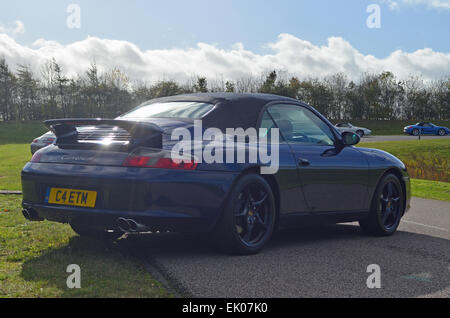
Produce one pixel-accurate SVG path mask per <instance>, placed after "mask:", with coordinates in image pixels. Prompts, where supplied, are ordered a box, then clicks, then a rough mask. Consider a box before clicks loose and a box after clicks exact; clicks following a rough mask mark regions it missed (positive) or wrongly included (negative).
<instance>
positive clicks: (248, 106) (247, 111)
mask: <svg viewBox="0 0 450 318" xmlns="http://www.w3.org/2000/svg"><path fill="white" fill-rule="evenodd" d="M176 101H179V102H203V103H211V104H215V105H216V108H215V109H214V110H213V111H212V112H210V113H209V114H207V115H206V116H205V117H203V119H202V122H203V127H205V128H208V127H217V128H219V129H221V130H225V129H226V128H237V127H242V128H244V129H247V128H250V127H256V126H257V121H258V117H259V114H260V113H261V110H262V109H263V108H264V106H265V105H267V104H268V103H270V102H277V101H278V102H291V103H296V104H299V103H301V102H300V101H298V100H296V99H293V98H289V97H283V96H278V95H271V94H237V93H196V94H184V95H176V96H170V97H163V98H157V99H152V100H150V101H148V102H147V103H146V104H153V103H162V102H176ZM301 104H303V103H301Z"/></svg>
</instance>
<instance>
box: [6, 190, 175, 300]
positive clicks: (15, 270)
mask: <svg viewBox="0 0 450 318" xmlns="http://www.w3.org/2000/svg"><path fill="white" fill-rule="evenodd" d="M20 201H21V197H19V196H7V195H0V298H2V297H172V295H171V294H170V293H169V292H167V291H166V290H165V289H164V288H163V287H162V286H161V284H159V283H158V282H156V281H155V280H154V279H152V277H151V276H150V275H149V274H148V273H147V272H146V271H145V269H144V268H143V267H142V266H141V264H140V262H139V261H138V260H136V259H134V257H133V255H131V254H130V252H129V251H128V250H127V249H126V248H124V247H121V246H120V244H118V243H104V242H99V241H93V240H87V239H82V238H80V237H78V236H76V235H75V234H74V232H73V231H72V230H71V229H70V227H69V226H68V225H63V224H59V223H51V222H47V221H44V222H29V221H26V220H25V218H24V217H23V216H22V214H21V207H20ZM70 264H77V265H79V266H80V268H81V289H69V288H67V285H66V280H67V277H68V275H69V274H68V273H66V269H67V266H68V265H70Z"/></svg>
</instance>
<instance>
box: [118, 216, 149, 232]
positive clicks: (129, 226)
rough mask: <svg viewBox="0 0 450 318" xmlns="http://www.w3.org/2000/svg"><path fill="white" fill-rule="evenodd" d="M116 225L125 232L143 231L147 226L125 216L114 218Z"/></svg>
mask: <svg viewBox="0 0 450 318" xmlns="http://www.w3.org/2000/svg"><path fill="white" fill-rule="evenodd" d="M116 225H117V227H118V228H119V229H120V230H121V231H122V232H126V233H130V232H132V233H133V232H144V231H146V230H147V226H145V225H142V224H139V223H138V222H136V221H135V220H131V219H125V218H118V219H117V220H116Z"/></svg>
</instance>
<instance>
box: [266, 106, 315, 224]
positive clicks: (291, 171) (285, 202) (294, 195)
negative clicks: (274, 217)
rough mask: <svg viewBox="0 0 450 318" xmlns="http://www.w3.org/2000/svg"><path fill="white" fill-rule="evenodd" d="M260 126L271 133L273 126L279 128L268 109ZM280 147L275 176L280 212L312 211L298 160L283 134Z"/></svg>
mask: <svg viewBox="0 0 450 318" xmlns="http://www.w3.org/2000/svg"><path fill="white" fill-rule="evenodd" d="M260 128H265V129H267V132H268V134H269V135H270V132H271V129H272V128H277V125H276V124H275V122H274V121H273V119H272V118H271V116H270V115H269V114H268V112H267V111H264V113H263V116H262V119H261V123H260ZM267 138H268V140H271V138H270V136H267ZM278 147H279V168H278V172H277V173H276V174H275V178H276V179H277V181H278V184H279V191H280V214H281V215H288V214H295V213H310V209H309V207H308V204H307V203H306V200H305V197H304V195H303V191H302V184H301V182H300V179H299V177H298V171H297V161H296V159H295V157H294V155H293V153H292V151H291V147H290V146H289V144H288V143H287V142H286V141H285V140H284V139H283V137H282V136H280V140H279V144H278Z"/></svg>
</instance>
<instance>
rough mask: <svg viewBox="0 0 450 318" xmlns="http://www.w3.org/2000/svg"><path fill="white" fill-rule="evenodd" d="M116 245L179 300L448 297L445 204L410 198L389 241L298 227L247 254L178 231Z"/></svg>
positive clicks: (449, 225) (449, 216) (449, 245)
mask: <svg viewBox="0 0 450 318" xmlns="http://www.w3.org/2000/svg"><path fill="white" fill-rule="evenodd" d="M118 244H120V245H122V247H124V249H125V250H127V252H129V253H132V254H134V256H138V257H139V258H141V259H142V260H143V261H144V262H145V263H146V264H147V267H148V269H149V271H150V272H151V273H152V274H153V275H154V276H156V278H157V279H160V280H162V281H163V282H164V283H165V284H168V285H169V286H170V287H171V288H172V289H173V290H175V291H176V292H177V293H178V294H179V295H180V296H183V297H227V298H228V297H237V298H240V297H243V298H247V297H250V298H253V297H294V298H298V297H450V202H441V201H433V200H425V199H418V198H413V201H412V209H411V210H410V211H409V213H408V214H407V215H406V217H405V218H404V219H403V221H402V223H401V225H400V227H399V231H398V232H397V233H396V234H395V235H394V236H392V237H383V238H378V237H370V236H366V235H365V234H363V233H362V232H361V230H360V228H359V226H358V225H357V224H356V223H351V224H342V225H332V226H323V227H312V228H302V229H296V230H289V231H282V232H280V233H278V234H277V235H276V236H275V237H274V238H273V240H272V242H271V243H270V244H269V246H267V248H266V249H264V250H263V251H262V252H261V253H260V254H258V255H253V256H229V255H223V254H220V253H218V252H216V251H215V250H214V248H213V247H212V246H211V245H210V243H209V242H208V240H207V239H205V237H198V236H197V237H195V236H192V237H189V236H182V235H176V234H159V235H137V236H131V237H128V238H127V239H125V240H121V241H119V243H118ZM370 264H378V265H379V266H380V268H381V288H380V289H369V288H368V287H367V285H366V280H367V278H368V276H369V275H370V273H367V266H368V265H370Z"/></svg>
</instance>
